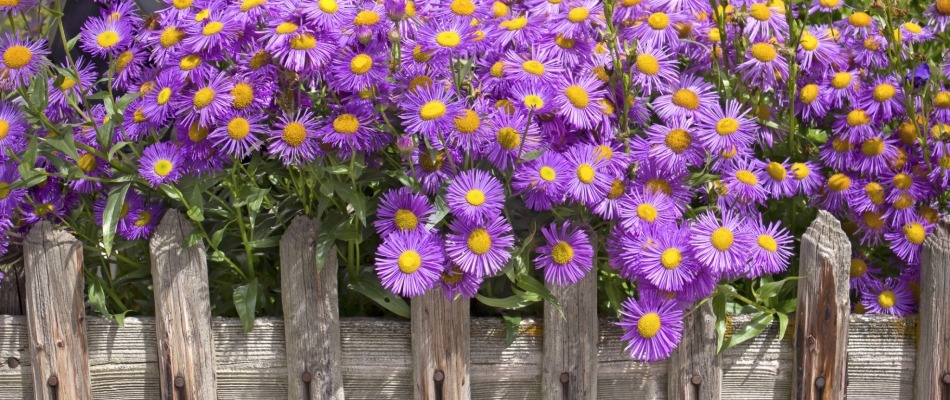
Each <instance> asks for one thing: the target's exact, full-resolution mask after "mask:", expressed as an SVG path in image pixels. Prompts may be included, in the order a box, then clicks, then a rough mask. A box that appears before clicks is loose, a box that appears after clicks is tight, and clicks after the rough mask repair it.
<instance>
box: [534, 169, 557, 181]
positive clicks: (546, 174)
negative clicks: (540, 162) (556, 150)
mask: <svg viewBox="0 0 950 400" xmlns="http://www.w3.org/2000/svg"><path fill="white" fill-rule="evenodd" d="M538 174H539V175H540V176H541V179H543V180H545V181H548V182H552V181H554V178H557V172H554V168H551V167H548V166H543V167H541V170H540V171H538Z"/></svg>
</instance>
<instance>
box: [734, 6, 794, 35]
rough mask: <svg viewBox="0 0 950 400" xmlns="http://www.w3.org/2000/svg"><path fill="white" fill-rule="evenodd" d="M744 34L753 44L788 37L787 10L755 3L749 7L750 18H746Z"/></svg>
mask: <svg viewBox="0 0 950 400" xmlns="http://www.w3.org/2000/svg"><path fill="white" fill-rule="evenodd" d="M742 33H743V35H744V36H748V37H749V40H751V41H753V42H756V41H765V40H769V39H771V38H773V37H786V36H788V22H787V21H786V18H785V10H784V9H783V8H780V7H770V6H769V5H768V4H766V3H753V4H752V5H750V6H749V16H748V17H746V23H745V28H744V29H743V31H742Z"/></svg>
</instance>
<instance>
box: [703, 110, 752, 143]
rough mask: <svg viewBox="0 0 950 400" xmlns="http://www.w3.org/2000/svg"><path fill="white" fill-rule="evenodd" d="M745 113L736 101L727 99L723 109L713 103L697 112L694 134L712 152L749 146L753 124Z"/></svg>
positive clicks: (746, 112)
mask: <svg viewBox="0 0 950 400" xmlns="http://www.w3.org/2000/svg"><path fill="white" fill-rule="evenodd" d="M746 114H748V110H743V109H742V105H741V104H740V103H739V102H737V101H734V100H729V101H727V102H726V108H725V109H723V108H721V107H720V106H719V105H718V103H714V104H713V105H711V106H710V107H708V108H706V109H705V110H702V112H700V113H699V117H698V119H697V129H696V136H697V137H698V138H699V140H701V141H702V142H703V145H704V147H705V148H706V149H708V150H709V151H713V152H722V151H724V150H730V149H733V148H739V149H741V148H746V147H749V146H751V145H752V143H753V142H754V141H755V124H754V122H753V121H752V120H751V119H749V118H748V117H746Z"/></svg>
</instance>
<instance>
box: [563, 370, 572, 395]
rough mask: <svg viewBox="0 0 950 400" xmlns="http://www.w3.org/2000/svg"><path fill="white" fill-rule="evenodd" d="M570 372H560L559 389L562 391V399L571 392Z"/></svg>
mask: <svg viewBox="0 0 950 400" xmlns="http://www.w3.org/2000/svg"><path fill="white" fill-rule="evenodd" d="M570 382H571V374H568V373H567V372H565V373H562V374H561V389H563V392H564V399H565V400H567V399H568V397H569V394H570V392H571V383H570Z"/></svg>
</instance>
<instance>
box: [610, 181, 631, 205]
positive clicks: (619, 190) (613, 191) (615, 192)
mask: <svg viewBox="0 0 950 400" xmlns="http://www.w3.org/2000/svg"><path fill="white" fill-rule="evenodd" d="M626 189H627V188H626V186H624V184H623V182H622V181H621V180H620V179H617V178H614V182H613V183H611V184H610V191H609V192H607V198H608V199H611V200H617V199H619V198H620V196H623V192H624V191H625V190H626Z"/></svg>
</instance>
